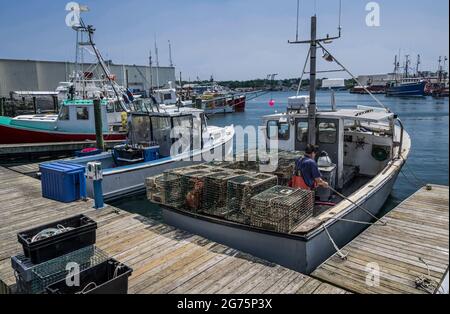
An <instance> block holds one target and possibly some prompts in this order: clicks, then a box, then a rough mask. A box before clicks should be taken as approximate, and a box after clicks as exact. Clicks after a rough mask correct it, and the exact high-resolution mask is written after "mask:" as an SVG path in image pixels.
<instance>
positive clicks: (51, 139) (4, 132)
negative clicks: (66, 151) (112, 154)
mask: <svg viewBox="0 0 450 314" xmlns="http://www.w3.org/2000/svg"><path fill="white" fill-rule="evenodd" d="M108 104H109V103H108V102H107V101H102V102H101V114H102V121H103V134H104V139H105V140H114V141H116V140H117V141H119V140H125V139H126V133H123V132H113V131H111V130H110V128H109V126H108V125H109V124H108V114H107V110H108ZM95 138H96V137H95V119H94V102H93V100H65V101H63V102H62V103H61V107H60V110H59V114H57V115H39V114H36V115H24V116H18V117H15V118H10V117H0V144H25V143H55V142H80V141H86V140H95Z"/></svg>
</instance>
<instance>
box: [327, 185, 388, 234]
mask: <svg viewBox="0 0 450 314" xmlns="http://www.w3.org/2000/svg"><path fill="white" fill-rule="evenodd" d="M329 189H330V190H331V191H333V192H334V193H336V194H337V195H338V196H340V197H342V198H343V199H345V200H347V201H349V202H350V203H352V204H353V205H355V206H356V207H357V208H359V209H361V210H362V211H364V212H365V213H366V214H368V215H369V216H371V217H372V218H374V219H375V220H376V221H377V222H379V223H381V224H382V225H383V226H387V222H385V221H382V220H381V219H380V218H378V217H377V216H375V215H374V214H372V213H371V212H370V211H369V210H367V209H365V208H364V207H362V206H360V205H358V204H356V203H355V202H353V201H352V200H351V199H350V198H348V197H347V196H345V195H343V194H341V193H339V192H338V191H336V190H335V189H333V188H332V187H329Z"/></svg>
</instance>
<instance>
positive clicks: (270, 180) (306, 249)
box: [147, 16, 411, 274]
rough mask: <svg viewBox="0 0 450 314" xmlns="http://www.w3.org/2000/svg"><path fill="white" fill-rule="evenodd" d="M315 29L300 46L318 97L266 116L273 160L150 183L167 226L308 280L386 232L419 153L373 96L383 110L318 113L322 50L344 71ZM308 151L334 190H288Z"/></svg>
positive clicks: (393, 116) (292, 102) (150, 192)
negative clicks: (367, 234)
mask: <svg viewBox="0 0 450 314" xmlns="http://www.w3.org/2000/svg"><path fill="white" fill-rule="evenodd" d="M311 25H312V30H313V31H312V34H313V36H314V37H312V38H311V40H307V41H296V42H294V43H296V44H302V43H309V44H310V53H309V55H310V65H311V69H310V82H312V83H311V84H310V85H311V86H310V91H309V96H306V95H297V96H294V97H291V98H289V99H288V108H287V110H286V112H284V113H274V114H271V115H268V116H265V117H263V119H262V129H263V130H265V146H266V147H265V150H267V151H268V152H270V153H268V154H269V155H268V156H272V157H270V158H269V160H267V159H266V158H264V159H261V160H258V159H256V165H258V166H256V167H254V166H255V164H253V166H252V167H249V166H248V165H249V161H248V160H247V162H241V161H235V162H234V163H232V164H231V165H228V164H218V165H216V166H215V168H213V169H208V168H205V169H203V170H202V173H199V172H193V169H186V170H185V171H184V172H183V171H181V170H180V171H177V172H175V173H174V172H172V173H165V174H164V175H163V176H162V177H158V178H153V179H149V180H148V183H147V186H148V195H149V199H150V200H151V201H153V202H156V203H161V204H162V208H163V219H164V221H165V222H166V223H168V224H170V225H173V226H175V227H177V228H180V229H182V230H186V231H189V232H191V233H194V234H198V235H200V236H203V237H206V238H208V239H210V240H212V241H215V242H219V243H222V244H225V245H227V246H230V247H233V248H235V249H238V250H240V251H243V252H246V253H249V254H251V255H253V256H256V257H259V258H262V259H264V260H268V261H270V262H274V263H276V264H279V265H282V266H285V267H287V268H290V269H293V270H296V271H299V272H302V273H305V274H310V273H311V272H313V271H314V270H315V269H316V268H317V267H318V266H319V265H320V264H321V263H323V262H324V261H325V260H327V259H328V258H329V257H330V256H332V255H333V254H335V253H336V251H337V252H338V253H339V254H340V255H341V257H342V258H345V254H344V253H343V252H341V251H340V248H342V247H343V246H344V245H346V244H347V243H349V242H350V241H351V240H353V239H354V238H355V237H356V236H357V235H359V234H360V233H361V232H362V231H364V230H365V229H366V228H367V227H368V226H369V225H371V224H377V225H378V226H379V228H385V226H386V225H385V224H384V222H383V221H382V219H381V220H380V219H379V216H378V215H380V213H381V211H382V209H383V207H384V204H385V202H386V200H387V199H388V197H389V195H390V194H391V192H392V189H393V186H394V184H395V182H396V180H397V177H398V175H399V173H400V171H401V169H402V167H403V166H404V164H405V163H406V160H407V159H408V156H409V154H410V151H411V139H410V137H409V135H408V133H407V132H406V130H405V129H404V127H403V124H402V122H401V120H400V119H399V117H398V116H397V115H396V114H395V113H393V112H392V111H391V110H389V109H388V108H386V107H384V105H383V104H382V103H381V102H380V101H379V100H378V99H376V97H375V96H373V95H372V93H371V92H370V91H368V90H366V92H367V93H368V94H370V95H371V96H372V97H373V98H374V100H376V101H377V103H378V104H379V105H380V108H378V107H376V108H375V107H367V106H363V105H359V106H356V107H354V108H352V109H340V108H338V106H336V104H335V103H333V104H332V106H331V108H330V109H328V110H327V109H325V107H324V106H321V108H320V110H319V109H318V108H317V105H316V87H315V83H314V82H316V73H317V71H316V61H317V58H316V50H317V49H323V51H325V52H326V54H327V61H330V60H332V61H333V62H335V63H336V64H338V65H340V66H341V67H342V68H343V70H345V68H344V66H342V64H341V63H339V61H337V59H336V58H335V56H334V55H332V54H331V52H329V51H328V49H327V48H326V45H325V44H328V43H330V42H331V41H333V40H336V39H338V38H340V34H339V36H338V37H333V38H330V37H329V36H327V37H326V38H323V39H318V38H316V37H315V34H316V32H315V30H316V25H317V17H316V16H313V17H312V19H311ZM339 29H340V27H339ZM305 68H306V67H305ZM347 72H348V71H347ZM348 73H349V74H350V75H351V73H350V72H348ZM344 105H348V104H344ZM345 108H348V106H345ZM307 145H317V146H318V147H319V151H320V152H321V153H320V158H319V159H318V166H319V169H320V171H321V173H322V176H323V179H324V180H326V181H327V182H328V184H329V186H330V188H328V189H323V188H319V189H317V190H315V191H310V190H304V189H301V188H300V189H295V188H292V187H290V186H289V182H290V179H292V178H290V177H292V176H293V172H294V169H295V168H294V167H295V161H296V160H297V159H298V158H300V157H302V155H303V153H302V152H303V151H305V149H306V146H307ZM286 153H288V154H291V155H293V156H291V157H289V158H286V157H285V156H286ZM267 165H273V166H274V167H269V168H273V169H268V168H267ZM197 171H198V170H197ZM217 171H219V173H217Z"/></svg>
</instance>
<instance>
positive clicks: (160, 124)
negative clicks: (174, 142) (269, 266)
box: [152, 117, 170, 130]
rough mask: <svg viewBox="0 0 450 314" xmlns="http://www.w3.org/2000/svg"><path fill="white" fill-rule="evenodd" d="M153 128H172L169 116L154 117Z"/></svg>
mask: <svg viewBox="0 0 450 314" xmlns="http://www.w3.org/2000/svg"><path fill="white" fill-rule="evenodd" d="M152 127H153V130H162V129H170V118H169V117H152Z"/></svg>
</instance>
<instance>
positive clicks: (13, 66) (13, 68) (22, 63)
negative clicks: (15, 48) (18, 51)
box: [0, 59, 176, 97]
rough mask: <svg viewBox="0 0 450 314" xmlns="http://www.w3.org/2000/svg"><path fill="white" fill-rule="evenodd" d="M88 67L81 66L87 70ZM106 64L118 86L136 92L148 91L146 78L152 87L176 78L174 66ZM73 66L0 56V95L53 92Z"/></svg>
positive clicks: (69, 73) (69, 63) (72, 64)
mask: <svg viewBox="0 0 450 314" xmlns="http://www.w3.org/2000/svg"><path fill="white" fill-rule="evenodd" d="M89 66H91V65H90V64H86V65H84V66H83V68H84V69H85V70H87V69H88V68H89ZM108 66H109V68H110V70H111V72H112V73H113V74H114V75H115V76H116V81H117V83H118V84H119V85H122V86H127V87H129V88H131V89H134V90H136V91H144V90H148V89H149V87H150V86H149V85H150V78H152V86H153V87H156V86H157V85H158V84H157V81H158V80H159V86H160V87H162V86H164V85H166V84H167V83H168V82H170V81H172V82H175V80H176V78H175V68H174V67H159V68H156V67H153V68H152V69H151V72H152V73H151V74H150V67H149V66H135V65H118V64H113V63H112V62H108ZM74 69H75V64H74V63H71V62H53V61H33V60H9V59H0V97H9V96H10V92H12V91H54V90H55V89H56V87H57V86H58V83H59V82H63V81H68V79H69V76H70V75H71V74H72V73H73V72H74ZM97 71H99V70H97ZM96 73H97V72H96Z"/></svg>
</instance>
